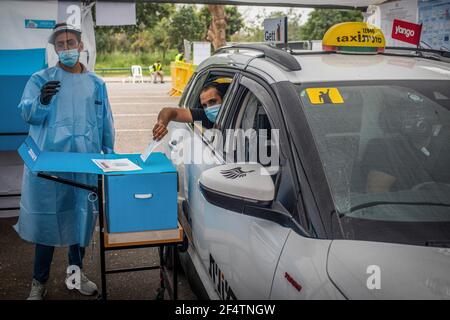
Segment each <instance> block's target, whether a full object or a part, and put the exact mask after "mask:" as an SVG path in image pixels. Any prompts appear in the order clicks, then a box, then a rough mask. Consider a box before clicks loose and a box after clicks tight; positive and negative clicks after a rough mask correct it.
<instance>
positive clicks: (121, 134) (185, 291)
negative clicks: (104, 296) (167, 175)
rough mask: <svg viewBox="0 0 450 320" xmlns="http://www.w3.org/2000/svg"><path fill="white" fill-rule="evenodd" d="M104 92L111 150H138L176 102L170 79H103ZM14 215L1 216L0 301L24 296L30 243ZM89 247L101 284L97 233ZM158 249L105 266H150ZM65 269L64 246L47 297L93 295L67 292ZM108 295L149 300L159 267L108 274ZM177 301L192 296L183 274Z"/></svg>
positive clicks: (125, 254) (90, 271)
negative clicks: (112, 141) (113, 130)
mask: <svg viewBox="0 0 450 320" xmlns="http://www.w3.org/2000/svg"><path fill="white" fill-rule="evenodd" d="M107 85H108V93H109V98H110V102H111V106H112V110H113V113H114V121H115V127H116V152H118V153H140V152H141V151H142V150H144V148H145V146H146V145H147V144H148V142H149V140H150V137H151V129H152V127H153V124H154V123H155V121H156V117H157V114H158V112H159V110H160V109H161V108H162V107H164V106H176V105H177V103H178V98H173V97H170V96H169V95H168V92H169V90H170V85H171V84H170V82H169V83H165V84H150V83H143V84H142V83H136V84H131V83H122V82H121V81H120V79H114V78H108V79H107ZM16 221H17V218H15V217H10V218H3V219H2V218H0V299H24V298H26V297H27V295H28V292H29V290H30V282H31V277H32V269H33V259H34V246H33V245H31V244H28V243H26V242H24V241H22V240H21V239H20V238H19V237H18V236H17V234H16V233H15V231H14V230H13V229H12V225H14V224H15V223H16ZM94 239H95V241H94V243H93V246H91V247H89V248H88V249H87V253H86V258H85V268H84V269H85V272H86V274H87V275H88V276H89V277H90V278H91V279H92V280H94V281H96V283H97V284H98V285H99V284H100V273H99V265H100V260H99V258H98V257H99V255H98V249H99V247H98V233H96V234H95V236H94ZM158 262H159V261H158V255H157V249H153V248H148V249H138V250H126V251H119V252H110V253H108V257H107V266H108V268H120V267H127V266H139V265H143V264H146V265H149V264H150V265H155V264H157V263H158ZM66 267H67V249H65V248H59V249H57V250H56V251H55V256H54V259H53V264H52V270H51V275H50V280H49V283H48V289H49V295H48V299H70V300H72V299H93V298H92V297H89V298H86V297H82V296H81V295H79V294H78V293H77V292H72V291H68V290H67V289H66V288H65V285H64V279H65V270H66ZM108 279H109V280H108V293H109V298H110V299H154V298H155V295H156V289H157V287H158V284H159V283H158V281H159V272H158V271H140V272H134V273H128V274H115V275H108ZM179 296H180V298H181V299H195V298H196V297H195V295H194V294H193V293H192V291H191V290H190V288H189V285H188V284H187V281H186V279H185V278H184V276H183V275H180V276H179Z"/></svg>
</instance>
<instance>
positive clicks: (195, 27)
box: [169, 5, 205, 51]
mask: <svg viewBox="0 0 450 320" xmlns="http://www.w3.org/2000/svg"><path fill="white" fill-rule="evenodd" d="M204 34H205V30H204V25H203V24H202V22H201V21H200V17H199V15H198V13H197V10H196V7H195V6H192V5H184V6H181V7H179V8H178V10H177V11H176V12H175V13H174V14H173V15H172V17H171V20H170V26H169V35H170V43H171V45H172V47H173V48H177V49H178V50H180V51H181V50H182V48H183V39H186V40H189V41H200V40H203V38H204Z"/></svg>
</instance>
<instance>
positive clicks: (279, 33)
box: [264, 17, 287, 43]
mask: <svg viewBox="0 0 450 320" xmlns="http://www.w3.org/2000/svg"><path fill="white" fill-rule="evenodd" d="M286 38H287V17H281V18H272V19H265V20H264V41H266V42H272V43H280V42H282V43H283V42H286Z"/></svg>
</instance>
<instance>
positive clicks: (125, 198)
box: [18, 137, 178, 233]
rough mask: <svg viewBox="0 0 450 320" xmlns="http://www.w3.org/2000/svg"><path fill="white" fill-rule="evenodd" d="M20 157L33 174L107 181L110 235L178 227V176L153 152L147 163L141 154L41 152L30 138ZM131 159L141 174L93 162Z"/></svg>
mask: <svg viewBox="0 0 450 320" xmlns="http://www.w3.org/2000/svg"><path fill="white" fill-rule="evenodd" d="M18 151H19V154H20V156H21V157H22V159H23V160H24V162H25V164H26V165H27V167H28V168H29V169H30V170H31V171H32V172H36V173H37V172H50V173H51V174H52V175H55V174H57V173H58V172H74V173H92V174H98V175H102V176H103V177H104V199H105V209H106V210H105V213H106V220H107V226H108V232H110V233H116V232H139V231H149V230H165V229H176V228H177V227H178V215H177V212H178V205H177V184H178V179H177V172H176V169H175V167H174V166H173V164H172V163H171V161H170V160H169V159H168V158H167V157H166V156H165V155H164V154H163V153H160V152H154V153H152V154H151V155H150V157H149V158H148V159H147V161H146V162H145V163H144V162H143V161H142V160H141V158H140V156H139V155H138V154H95V153H74V152H47V151H41V150H39V148H38V147H37V145H36V143H35V142H34V141H33V139H32V138H31V137H28V138H27V139H26V140H25V142H24V143H23V144H22V145H21V146H20V148H19V150H18ZM125 158H127V159H129V160H130V161H131V162H133V163H135V164H137V165H138V166H139V167H141V168H142V170H135V171H124V172H103V170H102V169H100V168H99V167H98V166H97V165H96V164H95V163H94V162H93V161H92V160H93V159H108V160H112V159H125Z"/></svg>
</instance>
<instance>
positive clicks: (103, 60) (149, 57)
mask: <svg viewBox="0 0 450 320" xmlns="http://www.w3.org/2000/svg"><path fill="white" fill-rule="evenodd" d="M177 53H178V52H177V50H169V51H168V52H167V53H166V57H165V58H163V57H162V55H161V54H160V53H157V52H155V53H142V54H137V53H132V52H120V51H114V52H110V53H106V54H104V53H99V54H97V59H96V64H95V67H96V68H129V67H130V66H131V65H134V64H137V65H140V66H142V68H144V69H148V66H150V65H152V64H153V63H155V62H156V61H158V60H161V63H162V64H163V66H164V67H166V68H167V67H168V66H169V65H170V62H171V61H173V60H175V56H176V55H177Z"/></svg>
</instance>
